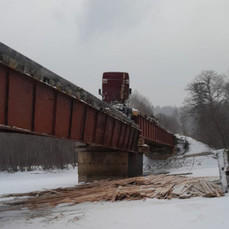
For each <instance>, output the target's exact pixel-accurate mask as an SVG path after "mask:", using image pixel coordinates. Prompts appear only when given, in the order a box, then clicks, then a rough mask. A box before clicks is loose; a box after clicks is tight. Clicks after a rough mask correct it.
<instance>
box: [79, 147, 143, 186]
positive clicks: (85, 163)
mask: <svg viewBox="0 0 229 229" xmlns="http://www.w3.org/2000/svg"><path fill="white" fill-rule="evenodd" d="M78 174H79V182H90V181H93V180H101V179H108V178H109V179H120V178H126V177H132V176H140V175H142V154H138V153H130V152H122V151H113V150H107V149H106V150H105V149H101V148H97V149H96V148H87V149H85V150H80V151H78Z"/></svg>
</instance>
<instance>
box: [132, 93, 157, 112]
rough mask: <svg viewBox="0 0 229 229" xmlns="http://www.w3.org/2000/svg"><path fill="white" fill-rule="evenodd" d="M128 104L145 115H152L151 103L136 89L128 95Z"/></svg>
mask: <svg viewBox="0 0 229 229" xmlns="http://www.w3.org/2000/svg"><path fill="white" fill-rule="evenodd" d="M129 105H130V107H131V108H136V109H138V110H140V111H141V112H142V113H144V114H146V115H153V105H152V103H151V102H150V101H149V99H148V98H146V97H145V96H143V95H142V94H140V93H139V92H138V91H137V90H134V93H133V94H132V95H131V96H130V99H129Z"/></svg>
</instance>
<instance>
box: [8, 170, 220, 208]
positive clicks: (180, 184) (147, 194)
mask: <svg viewBox="0 0 229 229" xmlns="http://www.w3.org/2000/svg"><path fill="white" fill-rule="evenodd" d="M223 195H224V193H223V191H222V188H221V186H220V185H218V184H217V183H215V182H213V181H208V179H207V178H204V177H202V178H198V177H185V176H177V175H176V176H171V175H164V174H161V175H149V176H142V177H133V178H126V179H120V180H113V181H109V180H103V181H95V182H93V183H89V184H81V185H77V186H75V187H69V188H58V189H51V190H44V191H38V192H30V193H21V194H9V195H5V196H4V197H17V198H18V197H23V196H29V198H28V199H26V200H25V199H24V198H23V200H22V201H18V199H17V198H16V199H17V201H13V202H8V203H5V204H8V205H11V206H19V207H21V208H22V207H23V208H24V207H28V208H29V209H34V208H40V207H44V206H50V207H54V206H57V205H58V204H70V205H74V204H79V203H83V202H95V201H121V200H140V199H146V198H158V199H171V198H180V199H183V198H190V197H196V196H203V197H220V196H223Z"/></svg>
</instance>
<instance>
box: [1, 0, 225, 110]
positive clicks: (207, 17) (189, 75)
mask: <svg viewBox="0 0 229 229" xmlns="http://www.w3.org/2000/svg"><path fill="white" fill-rule="evenodd" d="M0 41H1V42H3V43H5V44H6V45H8V46H10V47H12V48H14V49H16V50H17V51H19V52H21V53H22V54H24V55H26V56H27V57H29V58H31V59H33V60H35V61H37V62H38V63H40V64H41V65H43V66H45V67H46V68H48V69H50V70H52V71H53V72H55V73H57V74H59V75H60V76H62V77H64V78H66V79H68V80H69V81H71V82H73V83H75V84H76V85H78V86H80V87H83V88H84V89H86V90H88V91H89V92H91V93H92V94H94V95H96V96H98V93H97V91H98V88H101V77H102V73H103V72H105V71H126V72H128V73H129V74H130V83H131V87H132V88H133V89H137V90H138V91H139V92H140V93H142V94H143V95H145V96H146V97H148V98H149V99H150V101H151V102H152V103H153V105H155V106H156V105H161V106H164V105H176V106H180V105H182V103H183V100H184V97H185V94H186V92H185V90H184V89H185V88H186V86H187V84H188V83H189V82H190V81H192V79H193V78H194V77H195V76H196V75H198V74H199V73H200V72H201V70H216V71H218V72H220V73H226V74H227V73H228V71H229V0H20V1H19V0H0Z"/></svg>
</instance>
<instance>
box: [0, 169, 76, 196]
mask: <svg viewBox="0 0 229 229" xmlns="http://www.w3.org/2000/svg"><path fill="white" fill-rule="evenodd" d="M76 184H78V171H77V168H73V167H72V166H69V169H65V170H57V169H56V170H47V171H44V170H39V169H37V170H35V171H31V172H16V173H7V172H0V195H2V194H6V193H22V192H30V191H34V190H42V189H52V188H59V187H71V186H74V185H76Z"/></svg>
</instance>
